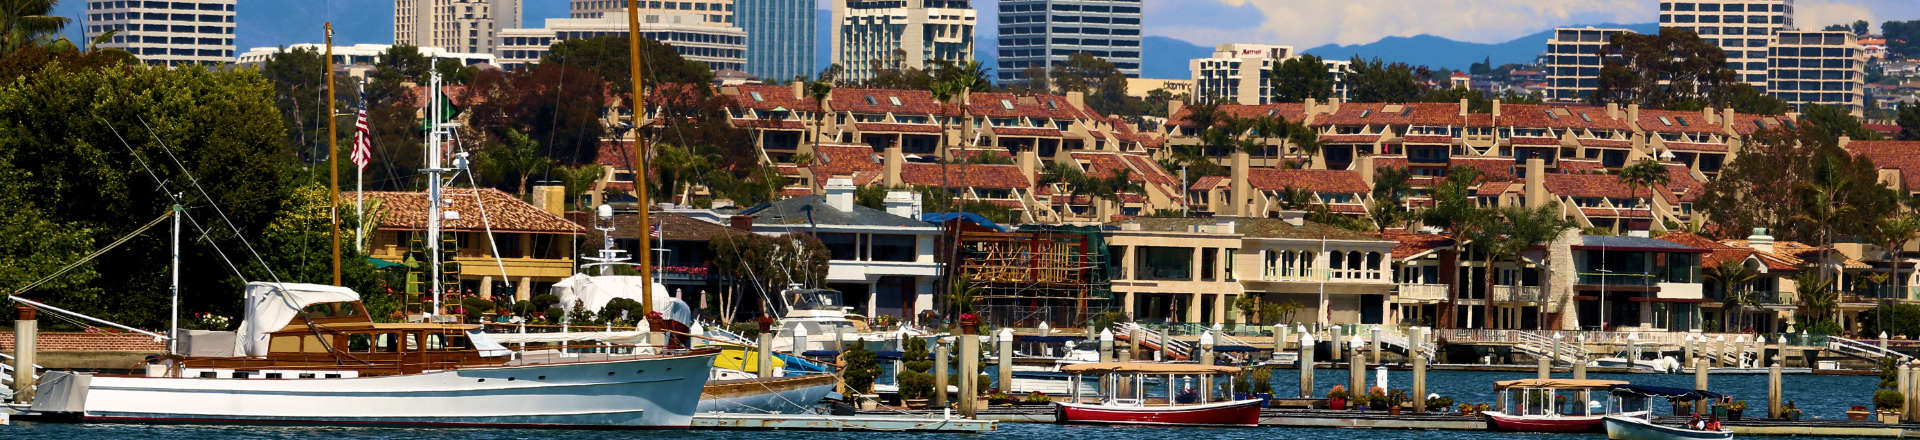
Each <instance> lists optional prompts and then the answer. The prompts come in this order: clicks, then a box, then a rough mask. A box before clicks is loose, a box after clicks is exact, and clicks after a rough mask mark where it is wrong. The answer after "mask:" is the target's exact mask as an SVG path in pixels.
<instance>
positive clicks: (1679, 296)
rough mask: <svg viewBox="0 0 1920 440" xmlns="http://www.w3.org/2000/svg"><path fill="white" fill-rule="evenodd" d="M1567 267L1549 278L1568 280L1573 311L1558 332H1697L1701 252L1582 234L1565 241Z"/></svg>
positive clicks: (1562, 319) (1634, 239)
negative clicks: (1572, 329)
mask: <svg viewBox="0 0 1920 440" xmlns="http://www.w3.org/2000/svg"><path fill="white" fill-rule="evenodd" d="M1567 246H1569V248H1570V249H1569V250H1570V251H1571V254H1572V255H1571V256H1572V262H1573V264H1572V267H1563V266H1560V265H1555V266H1554V267H1553V270H1554V274H1553V275H1554V277H1556V278H1559V279H1568V280H1573V290H1574V296H1573V297H1572V298H1571V299H1572V300H1573V303H1574V313H1571V314H1568V313H1562V314H1560V316H1558V318H1560V323H1561V324H1560V325H1561V328H1579V329H1583V330H1600V329H1604V330H1608V331H1618V330H1637V331H1690V330H1699V329H1700V317H1699V310H1700V307H1699V305H1700V303H1703V302H1705V301H1706V296H1705V293H1704V289H1703V288H1702V286H1701V281H1700V280H1701V274H1700V257H1701V255H1702V254H1706V253H1708V250H1707V249H1700V248H1696V247H1693V246H1688V245H1684V244H1680V243H1675V242H1671V241H1666V240H1658V239H1653V238H1647V237H1635V236H1612V235H1581V236H1580V237H1579V240H1578V241H1575V242H1572V243H1568V244H1567Z"/></svg>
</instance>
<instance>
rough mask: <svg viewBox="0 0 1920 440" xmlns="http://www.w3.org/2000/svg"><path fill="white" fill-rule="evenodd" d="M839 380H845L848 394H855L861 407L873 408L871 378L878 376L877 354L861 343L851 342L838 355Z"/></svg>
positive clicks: (878, 362) (878, 361)
mask: <svg viewBox="0 0 1920 440" xmlns="http://www.w3.org/2000/svg"><path fill="white" fill-rule="evenodd" d="M840 364H841V370H840V380H841V381H844V382H846V384H847V388H848V391H850V392H849V393H848V394H849V395H851V396H855V399H856V400H858V402H856V403H857V404H859V405H860V406H861V408H862V409H873V408H872V406H873V404H874V401H873V398H872V397H871V396H870V393H872V392H873V379H874V378H878V377H880V373H881V371H880V360H879V356H878V355H876V354H874V352H873V351H871V350H867V349H866V347H863V346H862V344H853V347H851V348H848V349H847V351H846V352H845V353H842V354H841V355H840Z"/></svg>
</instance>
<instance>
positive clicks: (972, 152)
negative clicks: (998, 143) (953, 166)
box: [947, 145, 1013, 157]
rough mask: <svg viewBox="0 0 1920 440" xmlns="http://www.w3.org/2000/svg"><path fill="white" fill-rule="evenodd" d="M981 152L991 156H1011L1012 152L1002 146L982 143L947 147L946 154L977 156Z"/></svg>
mask: <svg viewBox="0 0 1920 440" xmlns="http://www.w3.org/2000/svg"><path fill="white" fill-rule="evenodd" d="M981 153H986V154H987V155H990V156H993V157H1013V152H1011V151H1007V149H1006V148H1002V147H991V146H984V145H982V146H976V147H972V148H966V147H953V148H948V149H947V154H951V155H953V157H973V156H979V155H980V154H981Z"/></svg>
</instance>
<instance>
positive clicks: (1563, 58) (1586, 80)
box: [1540, 27, 1633, 102]
mask: <svg viewBox="0 0 1920 440" xmlns="http://www.w3.org/2000/svg"><path fill="white" fill-rule="evenodd" d="M1631 32H1633V31H1630V30H1626V29H1595V28H1592V27H1585V28H1559V29H1554V30H1553V38H1552V39H1549V40H1547V53H1546V54H1544V55H1541V56H1540V60H1541V65H1543V66H1545V68H1546V71H1547V96H1546V98H1547V99H1549V100H1553V101H1562V102H1575V101H1586V100H1587V97H1589V96H1593V91H1594V89H1596V88H1599V86H1600V68H1601V67H1603V66H1604V64H1605V60H1604V59H1602V57H1601V56H1600V49H1601V48H1603V47H1606V45H1607V42H1608V40H1610V39H1611V38H1613V36H1614V35H1616V34H1623V33H1631Z"/></svg>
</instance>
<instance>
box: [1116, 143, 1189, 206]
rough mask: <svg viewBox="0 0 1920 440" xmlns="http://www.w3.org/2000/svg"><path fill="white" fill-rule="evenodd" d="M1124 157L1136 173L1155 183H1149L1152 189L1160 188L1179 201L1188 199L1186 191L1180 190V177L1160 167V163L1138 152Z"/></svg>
mask: <svg viewBox="0 0 1920 440" xmlns="http://www.w3.org/2000/svg"><path fill="white" fill-rule="evenodd" d="M1122 157H1125V158H1127V164H1129V165H1132V166H1133V171H1134V172H1135V173H1137V174H1140V175H1143V176H1145V177H1146V178H1147V181H1148V182H1151V183H1153V185H1149V187H1150V188H1151V189H1154V190H1158V191H1160V192H1161V193H1162V194H1163V195H1166V196H1167V197H1168V198H1171V199H1173V200H1175V201H1177V202H1182V203H1184V202H1185V201H1186V192H1185V191H1181V190H1180V179H1179V178H1177V177H1174V175H1173V174H1171V173H1168V172H1167V170H1166V169H1163V168H1160V164H1158V163H1154V161H1152V160H1149V159H1147V157H1146V156H1141V155H1137V154H1128V155H1124V156H1122Z"/></svg>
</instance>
